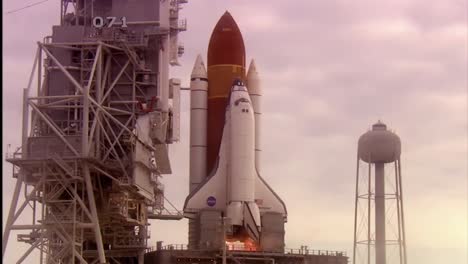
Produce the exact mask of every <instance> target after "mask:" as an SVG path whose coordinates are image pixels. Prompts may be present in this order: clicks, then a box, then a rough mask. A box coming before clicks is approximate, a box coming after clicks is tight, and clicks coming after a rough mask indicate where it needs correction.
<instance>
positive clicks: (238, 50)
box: [206, 11, 245, 174]
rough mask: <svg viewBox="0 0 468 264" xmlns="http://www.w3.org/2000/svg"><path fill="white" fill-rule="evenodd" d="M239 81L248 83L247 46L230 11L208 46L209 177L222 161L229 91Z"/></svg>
mask: <svg viewBox="0 0 468 264" xmlns="http://www.w3.org/2000/svg"><path fill="white" fill-rule="evenodd" d="M236 78H240V79H242V80H245V46H244V40H243V38H242V34H241V32H240V30H239V27H238V26H237V24H236V22H235V21H234V19H233V17H232V16H231V14H230V13H229V12H227V11H226V13H224V15H223V16H222V17H221V18H220V19H219V21H218V23H217V24H216V26H215V28H214V30H213V33H212V34H211V38H210V44H209V46H208V117H207V119H208V120H207V121H208V126H207V159H206V162H207V173H208V174H210V173H211V171H212V170H213V167H214V165H215V163H216V159H217V157H218V153H219V147H220V145H221V138H222V136H223V127H224V119H225V110H226V105H227V100H228V96H229V91H230V89H231V85H232V82H233V80H234V79H236Z"/></svg>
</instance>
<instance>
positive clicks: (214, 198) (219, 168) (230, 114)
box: [184, 60, 286, 241]
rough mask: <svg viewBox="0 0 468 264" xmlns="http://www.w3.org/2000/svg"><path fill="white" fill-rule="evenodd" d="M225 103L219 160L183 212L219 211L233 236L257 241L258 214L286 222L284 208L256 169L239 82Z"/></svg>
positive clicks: (249, 112)
mask: <svg viewBox="0 0 468 264" xmlns="http://www.w3.org/2000/svg"><path fill="white" fill-rule="evenodd" d="M198 61H199V60H198ZM251 67H252V66H251ZM253 67H255V66H253ZM195 68H196V67H195ZM194 86H197V85H196V84H195V85H194ZM228 102H229V103H228V105H227V107H226V110H225V123H224V127H223V135H222V139H221V145H220V150H219V156H218V159H217V161H216V163H215V166H214V168H213V170H212V172H211V173H210V175H208V177H207V178H206V179H205V180H203V182H201V183H200V184H199V185H198V187H196V188H195V189H194V190H193V191H192V192H191V193H190V195H189V196H188V197H187V199H186V201H185V205H184V212H185V215H186V216H187V217H189V218H190V217H195V214H197V213H198V212H199V211H200V210H201V209H207V208H209V209H214V210H221V211H222V212H224V216H226V217H227V218H228V219H229V220H230V223H231V225H232V227H233V236H237V237H240V238H242V237H246V236H247V237H249V238H251V239H252V240H254V241H259V239H260V232H261V227H262V223H261V213H264V212H267V211H272V212H277V213H281V214H283V216H284V218H285V219H286V207H285V205H284V203H283V201H282V200H281V199H280V198H279V196H278V195H276V194H275V193H274V192H273V190H272V189H271V188H270V187H269V186H268V185H267V183H266V182H265V180H264V179H263V178H262V177H261V176H260V174H259V173H258V171H257V169H256V166H255V116H254V108H253V105H252V101H251V99H250V96H249V93H248V90H247V88H246V86H245V85H244V84H243V82H242V81H241V80H239V79H237V80H235V81H234V83H233V85H232V88H231V91H230V94H229V99H228Z"/></svg>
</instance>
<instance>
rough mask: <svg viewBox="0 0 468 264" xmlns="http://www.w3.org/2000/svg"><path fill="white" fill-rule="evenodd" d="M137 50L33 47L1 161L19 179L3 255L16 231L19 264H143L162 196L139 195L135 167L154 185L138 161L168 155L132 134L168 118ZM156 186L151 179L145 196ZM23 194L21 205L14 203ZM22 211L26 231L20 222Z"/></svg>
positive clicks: (153, 172) (88, 45)
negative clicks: (36, 261) (12, 135)
mask: <svg viewBox="0 0 468 264" xmlns="http://www.w3.org/2000/svg"><path fill="white" fill-rule="evenodd" d="M70 2H73V1H70ZM143 51H144V46H136V45H135V46H131V45H130V44H129V43H128V42H122V41H120V42H119V41H115V42H102V41H99V40H98V41H89V42H80V43H48V42H44V43H38V51H37V55H36V59H35V63H34V67H33V73H32V75H31V78H30V81H29V85H28V88H27V89H25V91H24V108H23V131H22V136H23V140H22V147H21V148H20V149H19V150H18V151H17V152H16V153H14V155H12V156H9V157H8V159H7V160H8V161H9V162H11V163H12V164H13V165H14V175H13V176H14V177H15V178H17V182H16V186H15V190H14V195H13V198H12V203H11V207H10V212H9V215H8V219H7V224H6V227H5V233H4V235H3V255H4V254H5V250H6V246H7V242H8V238H9V235H10V232H11V230H22V231H23V232H28V233H23V234H20V235H18V240H19V241H21V242H26V243H28V244H30V245H31V246H30V248H29V250H27V251H26V252H25V253H24V255H23V256H22V257H21V258H20V259H19V260H18V263H21V262H23V261H24V260H25V259H26V257H27V256H28V255H29V254H30V253H31V252H32V251H33V250H34V249H37V250H39V252H40V256H41V257H40V263H48V264H49V263H50V264H52V263H143V254H144V252H145V249H146V248H147V244H146V243H147V239H148V238H149V230H148V229H149V224H148V213H147V212H148V207H153V206H154V205H155V203H156V200H158V199H159V200H161V199H163V198H161V197H158V195H159V196H161V195H162V197H163V192H157V191H154V193H153V194H152V195H153V196H151V195H144V194H142V193H143V191H142V190H141V188H140V186H139V185H138V184H137V182H136V179H135V177H136V176H135V175H136V171H135V167H137V165H138V163H142V164H143V165H144V166H142V167H143V168H145V170H144V171H145V173H143V175H147V178H148V179H149V178H158V177H159V176H160V174H161V171H160V168H158V166H159V164H158V166H148V165H147V164H146V163H145V162H144V161H142V159H141V158H138V155H143V154H144V155H143V157H146V156H148V155H149V154H151V155H152V156H154V155H155V154H154V153H156V154H157V153H158V152H159V153H160V152H161V149H163V150H166V149H165V148H164V144H166V142H155V141H154V140H153V141H148V140H145V138H144V137H142V136H141V135H138V133H137V132H138V129H137V128H138V118H139V117H141V116H144V115H152V116H158V117H160V118H159V119H154V118H152V119H151V118H150V120H153V119H154V120H156V121H154V120H153V121H152V123H151V124H152V125H153V127H157V128H159V130H160V131H164V130H165V129H166V127H167V126H165V125H164V124H167V123H168V122H169V118H170V115H169V114H168V113H164V112H160V111H159V110H158V109H157V102H154V101H155V100H154V98H156V95H157V93H156V92H155V91H157V82H156V80H157V77H158V76H157V73H155V72H152V71H151V70H148V69H146V68H145V66H144V62H143V61H142V60H140V56H139V53H140V52H143ZM64 53H66V54H72V56H71V57H72V59H71V61H68V62H65V60H63V59H62V58H61V57H60V56H61V54H64ZM43 55H46V58H45V60H43V59H42V57H43ZM43 70H44V79H43V80H42V75H43V72H42V71H43ZM34 76H35V77H36V79H37V91H36V92H35V95H34V96H33V95H32V94H33V86H32V80H33V79H34ZM59 79H60V80H62V82H61V83H59V84H57V83H56V82H57V80H59ZM54 82H55V83H54ZM57 87H58V88H59V90H54V89H56V88H57ZM153 103H154V105H153ZM29 115H31V120H30V123H29V122H28V120H29ZM152 139H154V138H152ZM138 153H140V154H138ZM142 153H143V154H142ZM145 155H146V156H145ZM156 156H157V155H156ZM155 163H156V164H157V163H158V160H156V162H155ZM140 174H141V173H140ZM141 177H146V176H141ZM141 177H140V178H141ZM158 184H159V182H158V181H151V187H150V189H151V188H154V190H157V189H158V188H159V185H158ZM23 188H24V190H25V191H24V192H25V200H24V202H23V203H21V204H18V201H19V198H20V193H21V190H22V189H23ZM150 193H151V190H150ZM28 205H30V206H31V208H32V209H33V219H32V222H31V224H29V225H24V224H19V223H17V220H18V217H19V215H21V214H22V213H23V211H24V209H25V208H27V207H28ZM160 215H161V218H164V216H163V213H162V212H161V213H160ZM175 216H177V217H174V218H178V219H180V218H181V216H180V213H176V214H175ZM152 218H158V217H157V216H154V215H153V217H152Z"/></svg>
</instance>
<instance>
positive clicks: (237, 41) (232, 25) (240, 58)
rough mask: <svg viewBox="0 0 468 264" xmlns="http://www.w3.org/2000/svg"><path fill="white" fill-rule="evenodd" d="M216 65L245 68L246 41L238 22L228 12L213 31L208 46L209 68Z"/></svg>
mask: <svg viewBox="0 0 468 264" xmlns="http://www.w3.org/2000/svg"><path fill="white" fill-rule="evenodd" d="M215 64H235V65H240V66H242V67H245V46H244V39H243V38H242V34H241V32H240V30H239V27H238V26H237V24H236V21H234V18H233V17H232V16H231V14H230V13H229V12H227V11H226V12H225V13H224V14H223V15H222V16H221V18H220V19H219V21H218V23H217V24H216V26H215V28H214V29H213V33H212V34H211V38H210V44H209V46H208V67H209V66H211V65H215Z"/></svg>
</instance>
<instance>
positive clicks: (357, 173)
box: [353, 153, 359, 264]
mask: <svg viewBox="0 0 468 264" xmlns="http://www.w3.org/2000/svg"><path fill="white" fill-rule="evenodd" d="M358 203H359V153H358V155H357V164H356V199H355V202H354V245H353V264H355V263H356V247H357V212H358Z"/></svg>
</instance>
